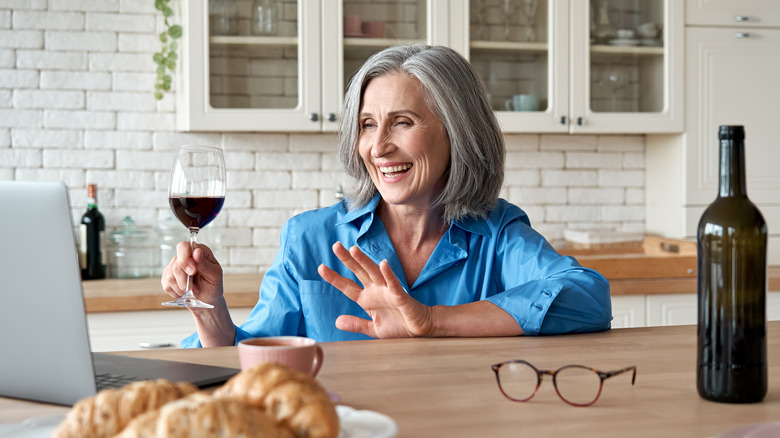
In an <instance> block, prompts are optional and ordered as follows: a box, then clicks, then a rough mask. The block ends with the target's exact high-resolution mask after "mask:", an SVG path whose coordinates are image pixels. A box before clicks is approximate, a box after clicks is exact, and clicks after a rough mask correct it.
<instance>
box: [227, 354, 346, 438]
mask: <svg viewBox="0 0 780 438" xmlns="http://www.w3.org/2000/svg"><path fill="white" fill-rule="evenodd" d="M214 397H216V398H219V399H223V398H234V399H237V400H241V401H244V402H246V403H249V404H251V405H253V406H256V407H258V408H260V409H262V410H264V411H265V413H266V414H267V415H268V416H270V417H271V418H273V419H274V420H276V421H277V422H279V423H281V424H284V425H286V426H287V427H289V428H290V430H292V432H293V433H294V434H295V437H296V438H335V437H337V436H338V434H339V417H338V414H337V413H336V407H335V406H334V405H333V402H332V401H331V400H330V396H329V395H328V392H327V391H326V390H325V388H323V387H322V386H321V385H320V384H319V383H318V382H317V381H316V380H315V379H314V378H313V377H312V376H310V375H308V374H304V373H301V372H298V371H295V370H293V369H291V368H288V367H286V366H284V365H280V364H277V363H274V362H266V363H262V364H259V365H256V366H254V367H252V368H249V369H246V370H244V371H242V372H240V373H239V374H237V375H235V376H233V377H232V378H231V379H230V380H228V381H227V382H226V383H225V384H224V385H223V386H222V387H221V388H219V389H217V390H216V391H215V392H214Z"/></svg>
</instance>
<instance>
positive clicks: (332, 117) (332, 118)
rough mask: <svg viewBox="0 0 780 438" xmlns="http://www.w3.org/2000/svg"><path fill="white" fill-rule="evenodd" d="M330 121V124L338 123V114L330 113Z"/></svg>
mask: <svg viewBox="0 0 780 438" xmlns="http://www.w3.org/2000/svg"><path fill="white" fill-rule="evenodd" d="M328 121H329V122H335V121H336V113H328Z"/></svg>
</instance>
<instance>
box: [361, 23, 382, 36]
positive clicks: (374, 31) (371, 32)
mask: <svg viewBox="0 0 780 438" xmlns="http://www.w3.org/2000/svg"><path fill="white" fill-rule="evenodd" d="M363 34H364V35H365V36H367V37H369V38H384V37H385V22H384V21H364V22H363Z"/></svg>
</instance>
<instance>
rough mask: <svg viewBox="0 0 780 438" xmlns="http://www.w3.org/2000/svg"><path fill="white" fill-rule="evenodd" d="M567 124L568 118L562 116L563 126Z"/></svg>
mask: <svg viewBox="0 0 780 438" xmlns="http://www.w3.org/2000/svg"><path fill="white" fill-rule="evenodd" d="M565 124H566V116H561V125H565Z"/></svg>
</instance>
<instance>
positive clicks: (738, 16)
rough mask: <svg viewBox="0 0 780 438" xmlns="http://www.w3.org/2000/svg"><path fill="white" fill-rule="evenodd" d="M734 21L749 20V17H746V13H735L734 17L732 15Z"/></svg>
mask: <svg viewBox="0 0 780 438" xmlns="http://www.w3.org/2000/svg"><path fill="white" fill-rule="evenodd" d="M734 21H739V22H742V21H750V17H748V16H747V15H737V16H736V17H734Z"/></svg>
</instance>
